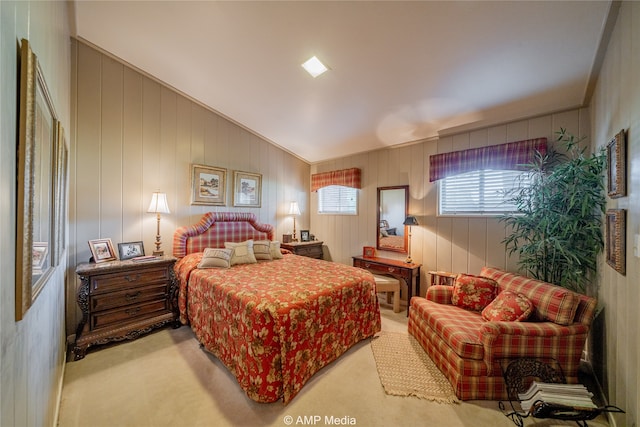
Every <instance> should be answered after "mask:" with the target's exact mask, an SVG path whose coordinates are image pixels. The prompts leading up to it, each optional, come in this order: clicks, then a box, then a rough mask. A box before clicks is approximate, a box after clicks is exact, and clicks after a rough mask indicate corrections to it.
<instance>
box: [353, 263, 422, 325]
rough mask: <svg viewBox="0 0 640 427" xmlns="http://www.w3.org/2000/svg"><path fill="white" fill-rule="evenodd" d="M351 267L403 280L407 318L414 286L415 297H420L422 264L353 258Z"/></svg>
mask: <svg viewBox="0 0 640 427" xmlns="http://www.w3.org/2000/svg"><path fill="white" fill-rule="evenodd" d="M353 266H354V267H359V268H364V269H365V270H369V271H371V272H373V273H380V274H388V275H390V276H393V277H395V278H397V279H401V280H404V282H405V283H406V284H407V290H408V296H407V316H409V305H410V303H411V297H412V296H413V295H414V293H413V287H414V286H415V289H416V291H415V295H420V267H422V264H415V263H412V264H409V263H406V262H404V261H399V260H396V259H390V258H380V257H363V256H354V257H353Z"/></svg>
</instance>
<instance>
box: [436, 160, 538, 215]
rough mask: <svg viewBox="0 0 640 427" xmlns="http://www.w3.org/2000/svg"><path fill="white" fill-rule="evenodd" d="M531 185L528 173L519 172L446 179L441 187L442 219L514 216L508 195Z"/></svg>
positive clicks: (439, 212) (491, 171)
mask: <svg viewBox="0 0 640 427" xmlns="http://www.w3.org/2000/svg"><path fill="white" fill-rule="evenodd" d="M528 182H529V176H528V175H527V174H526V173H523V172H521V171H515V170H479V171H474V172H468V173H463V174H459V175H454V176H450V177H447V178H443V179H441V180H440V181H439V183H438V199H439V203H438V214H439V215H481V216H497V215H500V214H503V213H506V212H513V211H515V210H516V206H515V205H513V204H510V203H507V202H506V201H505V198H506V197H505V195H506V193H507V192H508V191H509V190H511V189H512V188H514V187H516V186H517V185H522V184H523V183H524V184H525V185H526V183H528Z"/></svg>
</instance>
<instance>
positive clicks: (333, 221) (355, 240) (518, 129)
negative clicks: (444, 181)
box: [310, 109, 590, 295]
mask: <svg viewBox="0 0 640 427" xmlns="http://www.w3.org/2000/svg"><path fill="white" fill-rule="evenodd" d="M561 127H562V128H566V129H568V131H569V132H572V133H573V134H575V135H585V136H588V135H589V130H590V128H589V114H588V110H585V109H575V110H571V111H567V112H562V113H557V114H550V115H545V116H541V117H536V118H531V119H527V120H522V121H518V122H513V123H508V124H504V125H500V126H493V127H489V128H484V129H478V130H474V131H470V132H465V133H460V134H455V135H451V136H446V137H441V138H439V139H437V140H435V141H426V142H421V143H416V144H412V145H408V146H404V147H401V148H390V149H385V150H378V151H373V152H369V153H364V154H359V155H354V156H349V157H345V158H342V159H337V160H332V161H327V162H322V163H318V164H314V165H312V167H311V173H317V172H326V171H329V170H335V169H345V168H351V167H358V168H361V169H362V190H360V192H359V197H360V199H359V202H358V206H359V214H358V215H357V216H344V215H318V214H317V203H318V196H317V193H312V194H311V212H310V214H311V232H312V233H314V234H315V235H316V237H317V238H318V239H320V240H323V241H324V243H325V245H326V247H325V252H326V253H328V254H329V255H330V258H331V259H332V260H334V261H337V262H341V263H344V264H351V262H352V260H351V257H352V256H353V255H357V254H362V247H363V246H375V243H376V200H377V188H378V187H384V186H390V185H406V184H408V185H409V191H410V194H411V200H410V203H409V212H410V213H411V214H413V215H416V217H417V219H418V222H419V223H420V225H419V226H417V227H412V246H411V255H412V258H413V260H414V262H417V263H421V264H422V265H423V267H422V283H426V280H427V279H428V276H427V275H426V271H428V270H446V271H452V272H466V273H470V274H477V273H479V272H480V269H481V268H482V267H483V266H484V265H491V266H495V267H500V268H506V269H509V270H514V271H515V270H517V260H516V259H513V258H511V257H509V256H508V254H507V253H506V251H505V248H504V244H502V240H503V239H504V238H505V236H506V234H505V228H504V225H503V224H501V223H499V222H498V220H497V219H496V218H485V217H482V218H478V217H460V218H458V217H439V216H437V202H438V199H437V193H438V191H437V186H436V183H430V182H429V156H431V155H433V154H438V153H445V152H449V151H456V150H463V149H467V148H476V147H483V146H487V145H494V144H501V143H506V142H511V141H520V140H524V139H529V138H538V137H546V138H548V139H549V141H555V138H556V135H555V132H556V131H558V130H559V129H560V128H561ZM585 143H588V142H587V141H585ZM378 255H379V256H383V257H387V258H395V259H404V257H405V255H402V254H397V253H394V252H381V251H380V252H378ZM425 289H426V286H422V287H421V293H422V294H423V295H424V293H425Z"/></svg>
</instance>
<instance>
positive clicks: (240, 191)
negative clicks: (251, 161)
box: [233, 171, 262, 208]
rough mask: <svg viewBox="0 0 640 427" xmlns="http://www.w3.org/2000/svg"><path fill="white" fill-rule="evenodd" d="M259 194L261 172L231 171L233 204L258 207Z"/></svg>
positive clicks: (260, 190) (259, 204)
mask: <svg viewBox="0 0 640 427" xmlns="http://www.w3.org/2000/svg"><path fill="white" fill-rule="evenodd" d="M261 195H262V175H261V174H259V173H249V172H240V171H235V172H234V173H233V206H236V207H247V208H259V207H260V206H261V197H260V196H261Z"/></svg>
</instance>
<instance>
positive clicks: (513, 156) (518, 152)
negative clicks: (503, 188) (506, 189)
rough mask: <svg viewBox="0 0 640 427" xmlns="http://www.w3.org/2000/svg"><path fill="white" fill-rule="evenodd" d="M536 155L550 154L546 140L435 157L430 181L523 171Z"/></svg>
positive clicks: (528, 141) (510, 143) (431, 159)
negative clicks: (485, 171) (492, 171)
mask: <svg viewBox="0 0 640 427" xmlns="http://www.w3.org/2000/svg"><path fill="white" fill-rule="evenodd" d="M536 151H539V152H540V153H542V154H544V153H546V152H547V138H536V139H527V140H525V141H516V142H509V143H506V144H500V145H491V146H488V147H481V148H472V149H469V150H462V151H454V152H451V153H442V154H436V155H433V156H430V157H429V181H430V182H433V181H437V180H439V179H442V178H446V177H448V176H453V175H458V174H461V173H465V172H472V171H476V170H483V169H503V170H522V169H524V168H523V166H522V165H524V164H528V163H532V162H533V160H534V155H535V152H536Z"/></svg>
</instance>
